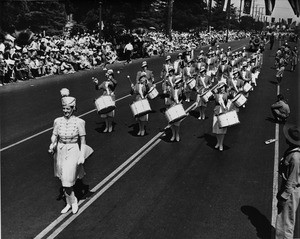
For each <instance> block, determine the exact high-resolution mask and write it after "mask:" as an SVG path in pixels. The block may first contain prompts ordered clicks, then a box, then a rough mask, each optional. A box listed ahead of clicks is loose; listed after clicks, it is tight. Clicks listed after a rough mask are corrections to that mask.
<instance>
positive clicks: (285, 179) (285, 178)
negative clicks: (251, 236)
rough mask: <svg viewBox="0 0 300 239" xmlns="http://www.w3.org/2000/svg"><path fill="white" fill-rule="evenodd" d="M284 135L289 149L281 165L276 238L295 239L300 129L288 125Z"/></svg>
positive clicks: (298, 187)
mask: <svg viewBox="0 0 300 239" xmlns="http://www.w3.org/2000/svg"><path fill="white" fill-rule="evenodd" d="M283 134H284V136H285V138H286V143H287V144H288V146H289V147H288V149H287V150H286V151H285V153H284V156H283V158H282V159H281V161H280V164H279V174H280V175H281V177H282V183H281V188H280V190H279V192H278V194H277V199H278V204H277V208H278V215H277V220H276V228H275V229H276V237H275V238H276V239H293V238H294V229H295V225H296V223H297V222H296V220H297V219H296V212H297V208H298V206H299V200H300V127H299V126H296V125H291V124H286V125H284V127H283ZM298 223H299V222H298Z"/></svg>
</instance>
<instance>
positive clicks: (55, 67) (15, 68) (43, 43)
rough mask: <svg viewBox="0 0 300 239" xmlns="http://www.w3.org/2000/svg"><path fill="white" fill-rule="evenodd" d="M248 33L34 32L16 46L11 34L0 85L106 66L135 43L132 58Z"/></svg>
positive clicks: (0, 63)
mask: <svg viewBox="0 0 300 239" xmlns="http://www.w3.org/2000/svg"><path fill="white" fill-rule="evenodd" d="M249 35H250V34H249V33H242V32H236V31H229V34H227V33H226V32H214V31H212V32H210V33H206V32H197V33H179V32H173V33H172V37H171V39H170V38H169V37H167V36H166V35H165V34H164V33H161V32H157V31H147V32H142V33H136V32H134V33H132V32H131V33H130V32H126V31H125V32H124V33H123V34H122V35H120V36H119V37H118V38H114V39H113V40H111V41H110V42H105V41H103V40H99V38H98V34H89V33H85V34H78V35H75V36H73V37H67V36H61V37H59V36H51V37H50V36H40V35H34V36H33V37H31V39H30V42H28V44H25V45H21V46H19V45H17V44H15V43H14V40H13V39H12V37H10V38H7V39H6V40H5V39H3V40H0V86H2V85H5V84H8V83H12V82H19V81H25V80H28V79H33V78H37V77H42V76H48V75H53V74H71V73H74V72H77V71H79V70H87V69H92V68H96V67H103V69H105V68H106V66H107V64H113V63H115V62H117V61H123V60H124V57H125V56H124V54H125V52H124V47H125V45H126V44H127V43H128V42H131V43H132V45H133V50H132V55H131V58H132V59H134V58H146V57H151V56H155V55H160V56H163V55H165V54H169V53H172V52H175V51H179V50H185V49H188V48H189V49H195V48H198V47H201V46H203V45H208V44H211V45H214V44H215V43H217V42H225V41H227V37H228V41H232V40H237V39H241V38H246V37H249Z"/></svg>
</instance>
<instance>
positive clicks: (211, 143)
mask: <svg viewBox="0 0 300 239" xmlns="http://www.w3.org/2000/svg"><path fill="white" fill-rule="evenodd" d="M202 138H204V139H205V141H206V145H207V146H208V147H210V148H212V149H214V150H217V149H216V148H215V145H216V144H217V138H216V137H215V136H214V135H211V134H203V135H201V136H199V137H198V139H202ZM223 148H224V151H225V150H228V149H230V147H228V146H226V145H223Z"/></svg>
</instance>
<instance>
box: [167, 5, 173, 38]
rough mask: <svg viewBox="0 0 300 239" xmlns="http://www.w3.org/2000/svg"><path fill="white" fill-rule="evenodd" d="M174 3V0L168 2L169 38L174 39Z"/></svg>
mask: <svg viewBox="0 0 300 239" xmlns="http://www.w3.org/2000/svg"><path fill="white" fill-rule="evenodd" d="M173 3H174V0H169V4H168V28H167V35H168V36H169V39H170V40H172V33H171V31H172V15H173Z"/></svg>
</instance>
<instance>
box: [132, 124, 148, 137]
mask: <svg viewBox="0 0 300 239" xmlns="http://www.w3.org/2000/svg"><path fill="white" fill-rule="evenodd" d="M128 128H132V130H130V131H128V133H129V134H130V135H132V136H134V137H141V136H139V135H138V132H139V124H138V123H133V124H131V125H128ZM145 135H147V132H146V131H145Z"/></svg>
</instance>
